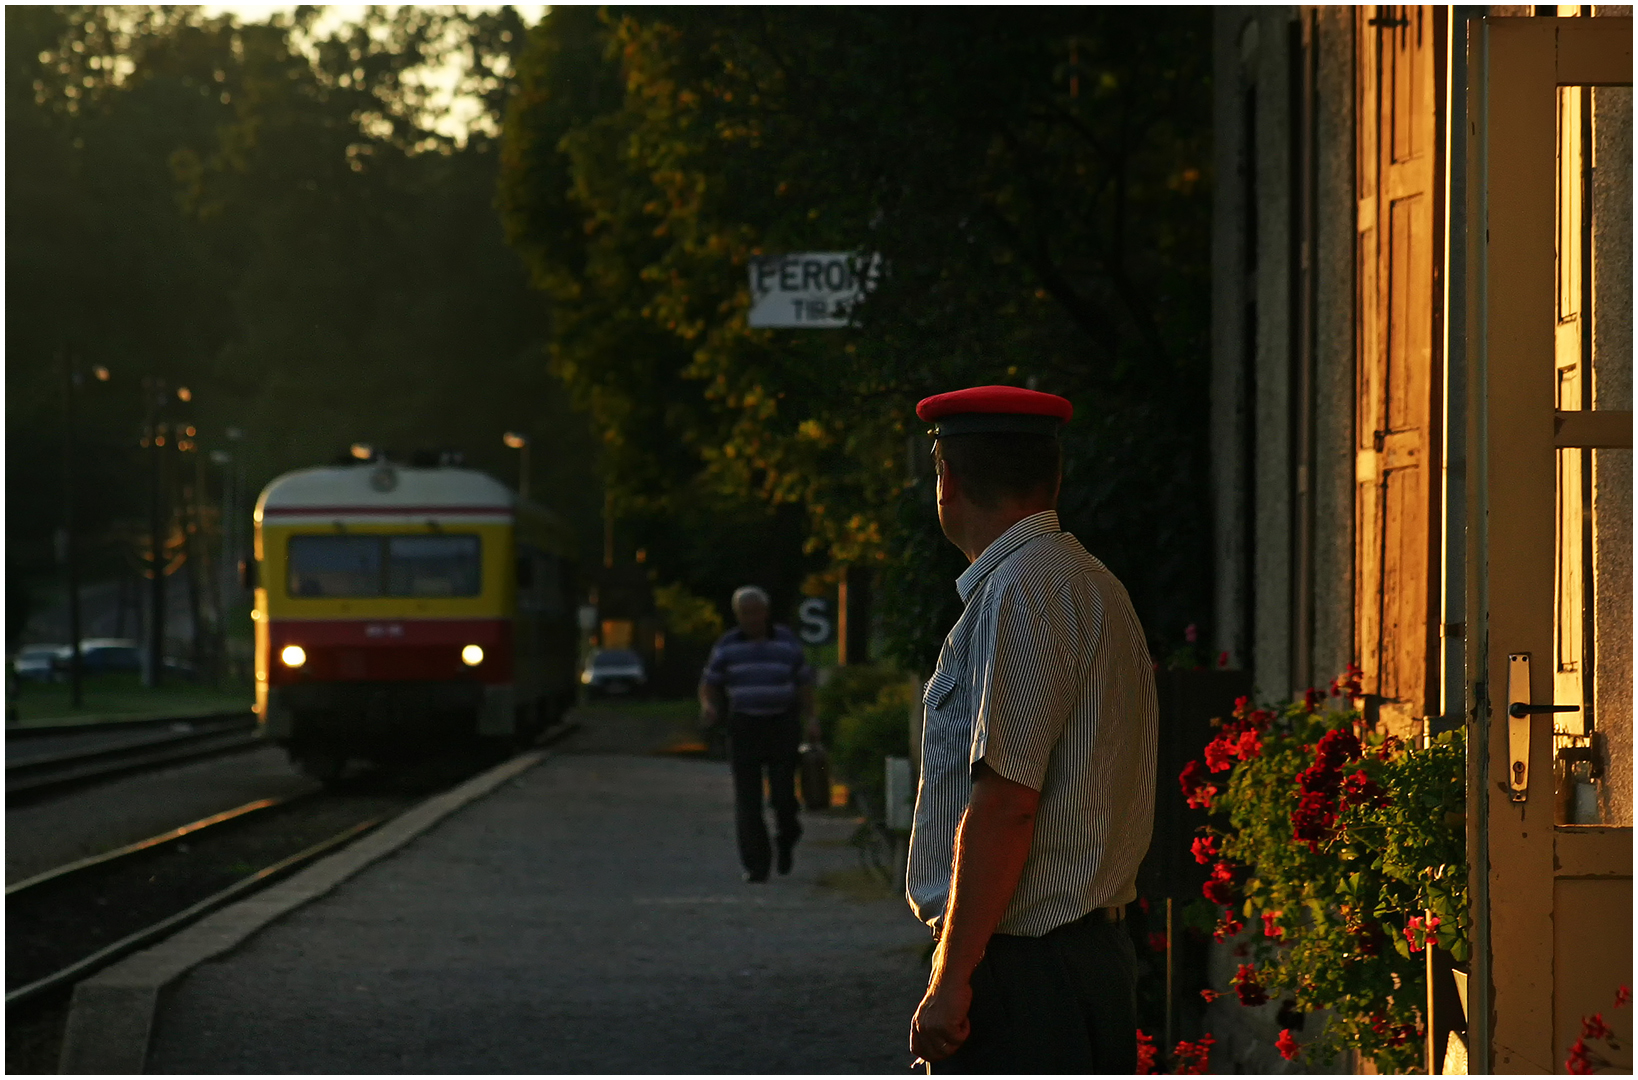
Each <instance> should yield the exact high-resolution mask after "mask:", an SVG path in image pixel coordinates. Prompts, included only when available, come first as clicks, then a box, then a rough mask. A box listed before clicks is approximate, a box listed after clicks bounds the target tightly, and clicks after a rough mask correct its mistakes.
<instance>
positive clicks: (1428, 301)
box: [1355, 5, 1445, 735]
mask: <svg viewBox="0 0 1638 1080" xmlns="http://www.w3.org/2000/svg"><path fill="white" fill-rule="evenodd" d="M1356 17H1357V19H1358V20H1359V25H1358V27H1357V34H1356V40H1357V41H1358V42H1359V50H1360V52H1359V57H1358V64H1357V68H1356V70H1357V72H1358V92H1357V102H1358V108H1359V112H1358V115H1359V125H1358V132H1359V137H1358V138H1359V141H1358V161H1359V185H1360V187H1359V212H1360V220H1359V223H1358V224H1359V281H1358V288H1359V294H1358V296H1359V308H1358V310H1359V323H1360V326H1359V376H1358V391H1357V401H1358V414H1357V415H1358V419H1357V424H1356V430H1357V432H1358V442H1357V445H1356V455H1357V458H1358V461H1357V465H1356V469H1355V477H1356V485H1357V488H1356V506H1355V512H1356V520H1357V521H1358V522H1359V533H1358V544H1357V555H1356V568H1357V573H1356V577H1355V580H1356V581H1357V583H1358V584H1357V590H1358V592H1357V594H1356V598H1355V599H1356V603H1355V612H1356V624H1355V625H1356V633H1357V639H1356V640H1357V645H1358V648H1357V653H1358V656H1359V663H1360V667H1361V668H1362V669H1363V671H1364V689H1365V693H1366V694H1368V695H1371V699H1372V701H1373V703H1374V704H1375V705H1376V707H1377V708H1378V710H1379V719H1380V720H1381V721H1382V722H1383V723H1384V724H1385V726H1386V727H1387V728H1388V729H1389V730H1391V731H1394V732H1395V733H1397V734H1400V735H1410V734H1411V733H1412V732H1413V731H1414V730H1415V727H1416V724H1417V722H1418V721H1419V720H1420V719H1421V718H1422V717H1425V716H1428V715H1430V714H1432V713H1435V712H1437V711H1438V703H1437V701H1436V700H1435V699H1434V697H1435V694H1436V690H1437V678H1436V675H1435V673H1436V672H1437V671H1438V666H1437V652H1436V650H1437V647H1438V633H1437V630H1438V626H1437V623H1438V620H1437V618H1436V617H1435V612H1437V611H1438V607H1437V600H1436V596H1435V592H1434V590H1435V589H1436V587H1437V585H1438V579H1439V575H1438V573H1437V571H1436V567H1437V565H1438V563H1437V561H1436V559H1437V530H1436V528H1435V525H1436V524H1437V522H1438V520H1439V516H1438V513H1437V502H1436V499H1437V494H1438V486H1437V477H1436V476H1435V475H1434V463H1436V462H1437V461H1438V460H1439V458H1438V452H1439V446H1440V442H1439V440H1440V438H1441V432H1440V431H1439V425H1438V418H1439V416H1440V415H1441V407H1440V402H1439V399H1438V389H1439V387H1440V386H1441V384H1442V381H1443V380H1442V372H1441V370H1440V365H1441V363H1442V357H1441V356H1440V355H1439V350H1438V345H1437V343H1438V341H1439V339H1440V328H1439V325H1438V321H1437V320H1438V318H1439V316H1440V313H1441V310H1442V308H1441V304H1440V303H1439V302H1438V299H1437V296H1438V290H1439V287H1440V286H1439V281H1438V272H1439V269H1438V268H1439V267H1440V265H1441V264H1442V261H1443V256H1444V252H1443V240H1442V232H1441V231H1440V229H1439V228H1438V222H1439V221H1440V220H1441V219H1442V217H1443V202H1442V198H1443V194H1442V192H1443V188H1442V176H1443V134H1442V124H1443V118H1442V113H1441V110H1440V108H1439V97H1438V95H1437V94H1436V93H1435V92H1434V88H1435V86H1436V83H1437V73H1438V71H1440V70H1442V64H1441V63H1440V60H1439V57H1440V56H1441V55H1442V51H1443V44H1442V43H1443V41H1444V33H1445V31H1444V21H1443V20H1442V19H1440V18H1437V17H1436V16H1435V13H1434V10H1433V9H1432V8H1429V7H1407V6H1390V5H1383V6H1377V7H1373V8H1362V9H1360V11H1359V13H1358V15H1357V16H1356Z"/></svg>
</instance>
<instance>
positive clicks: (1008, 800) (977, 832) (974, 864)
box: [910, 760, 1041, 1061]
mask: <svg viewBox="0 0 1638 1080" xmlns="http://www.w3.org/2000/svg"><path fill="white" fill-rule="evenodd" d="M1040 801H1041V793H1040V792H1038V791H1036V790H1034V789H1033V788H1030V787H1026V786H1025V785H1023V784H1019V783H1015V782H1013V781H1011V780H1008V779H1007V778H1006V777H1004V776H1002V775H1001V774H1000V773H997V772H996V771H995V770H993V769H991V768H990V767H989V765H988V764H987V763H985V762H984V761H983V760H980V761H979V762H978V764H977V765H975V766H974V767H973V794H972V799H971V801H970V802H968V804H967V812H966V813H965V814H963V815H962V816H961V824H960V826H959V827H958V828H957V829H956V842H955V862H954V866H953V867H952V874H951V878H952V880H951V887H950V900H949V903H948V904H946V905H945V909H944V920H943V924H942V927H941V929H940V933H939V940H938V948H937V949H935V950H934V952H933V976H932V978H931V979H930V980H929V981H928V983H927V995H926V996H925V997H923V998H922V999H921V1007H920V1008H918V1009H917V1010H916V1016H915V1019H913V1020H911V1021H910V1049H911V1050H913V1051H915V1053H917V1054H919V1055H920V1056H921V1057H922V1058H924V1059H925V1060H927V1061H942V1060H943V1059H945V1058H947V1057H949V1056H950V1055H951V1054H953V1053H955V1052H956V1051H957V1050H958V1049H960V1048H961V1044H962V1043H964V1042H966V1041H967V1034H968V1031H969V1027H968V1023H967V1011H968V1010H969V1009H970V1008H971V1007H972V1003H973V990H972V974H973V970H974V969H975V968H977V967H978V962H979V960H980V959H982V958H983V956H984V950H985V949H986V947H988V945H989V941H990V935H991V934H993V933H994V932H995V928H996V926H997V925H998V924H999V923H1000V922H1001V916H1002V914H1003V913H1004V912H1005V911H1006V910H1007V905H1008V904H1010V903H1011V902H1012V893H1013V890H1014V889H1016V888H1017V887H1018V878H1019V877H1020V876H1021V875H1022V874H1023V872H1024V863H1025V861H1026V860H1027V859H1028V858H1029V848H1030V843H1031V841H1033V840H1034V838H1035V808H1036V806H1037V805H1038V804H1039V803H1040Z"/></svg>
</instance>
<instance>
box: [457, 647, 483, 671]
mask: <svg viewBox="0 0 1638 1080" xmlns="http://www.w3.org/2000/svg"><path fill="white" fill-rule="evenodd" d="M461 663H463V664H465V665H466V666H467V667H477V666H478V665H479V664H481V663H483V646H482V645H468V646H467V647H466V648H464V649H462V650H461Z"/></svg>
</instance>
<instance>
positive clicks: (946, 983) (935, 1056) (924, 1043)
mask: <svg viewBox="0 0 1638 1080" xmlns="http://www.w3.org/2000/svg"><path fill="white" fill-rule="evenodd" d="M972 1003H973V990H972V986H971V984H970V983H969V982H968V981H967V980H966V979H957V978H955V977H954V976H953V975H952V976H950V977H943V976H941V975H935V976H934V978H933V981H932V982H931V983H929V984H928V986H927V994H926V996H925V997H923V998H922V999H921V1005H920V1006H919V1007H918V1008H917V1009H916V1015H915V1017H914V1019H912V1020H911V1021H910V1052H911V1053H913V1054H915V1055H916V1056H917V1057H919V1058H921V1059H922V1060H924V1061H943V1060H944V1059H945V1058H947V1057H949V1056H950V1055H951V1054H953V1053H955V1052H956V1051H957V1050H959V1049H960V1048H961V1044H962V1043H964V1042H966V1041H967V1034H968V1032H969V1031H970V1030H971V1028H970V1027H969V1025H968V1023H967V1010H968V1009H969V1008H970V1007H971V1006H972Z"/></svg>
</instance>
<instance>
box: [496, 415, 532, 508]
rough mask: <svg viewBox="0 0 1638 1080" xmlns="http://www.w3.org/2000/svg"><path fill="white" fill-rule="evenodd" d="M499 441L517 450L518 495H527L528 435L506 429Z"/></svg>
mask: <svg viewBox="0 0 1638 1080" xmlns="http://www.w3.org/2000/svg"><path fill="white" fill-rule="evenodd" d="M501 441H502V442H504V443H505V444H506V445H507V446H510V447H511V448H512V449H514V450H516V451H517V452H518V497H519V498H524V499H527V498H528V497H529V436H527V435H520V434H518V433H517V432H515V431H508V432H507V433H506V434H505V435H502V436H501Z"/></svg>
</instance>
